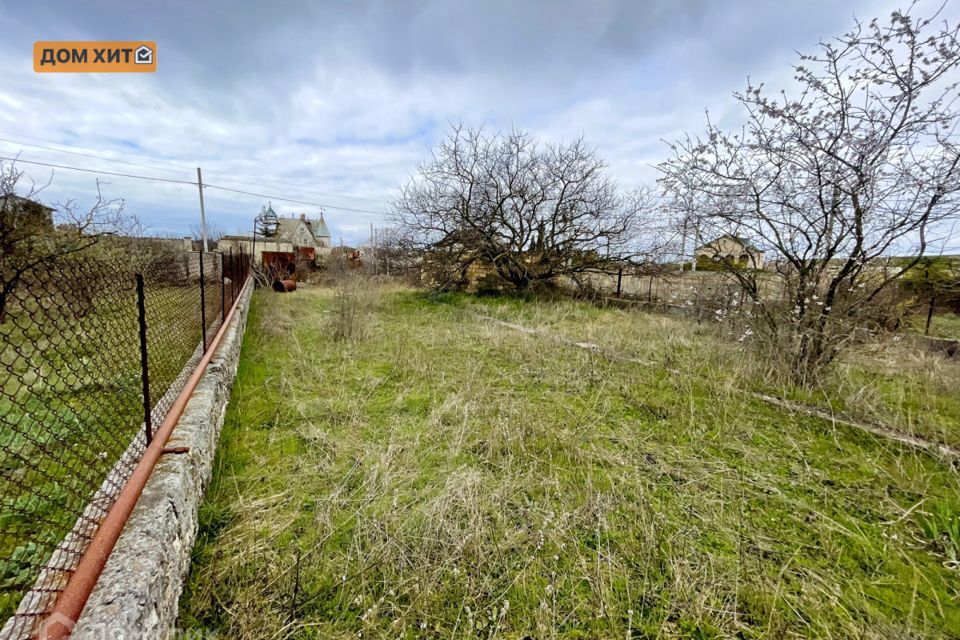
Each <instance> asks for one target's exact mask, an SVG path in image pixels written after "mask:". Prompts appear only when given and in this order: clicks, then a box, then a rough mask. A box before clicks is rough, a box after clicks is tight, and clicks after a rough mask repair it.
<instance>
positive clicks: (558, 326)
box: [181, 290, 960, 639]
mask: <svg viewBox="0 0 960 640" xmlns="http://www.w3.org/2000/svg"><path fill="white" fill-rule="evenodd" d="M337 295H338V294H337V293H336V292H333V291H330V290H319V291H318V290H306V291H302V292H297V293H296V294H294V295H291V296H271V295H270V294H266V295H258V297H257V298H256V300H255V305H254V308H253V311H252V315H251V325H250V329H249V332H248V335H247V337H246V339H245V346H244V352H243V358H242V360H241V365H240V366H241V368H240V373H239V376H238V382H237V386H236V387H235V391H234V395H233V399H232V402H231V405H230V408H229V411H228V418H227V423H226V426H225V430H224V436H223V441H222V444H221V450H220V452H219V454H218V462H217V468H216V474H215V481H214V485H213V487H212V488H211V491H210V493H209V495H208V499H207V502H206V504H205V505H204V507H203V510H202V513H201V524H202V527H201V538H200V541H199V543H198V546H197V548H196V550H195V564H194V569H193V573H192V576H191V579H190V583H189V588H188V591H187V593H186V594H185V596H184V598H183V600H182V605H183V614H182V619H181V622H182V624H183V625H184V626H186V627H191V628H210V629H214V630H216V631H218V632H222V633H223V634H225V635H226V636H228V637H237V638H281V637H298V638H347V637H351V638H356V637H370V638H397V637H402V638H467V637H469V638H488V639H489V638H517V639H519V638H525V637H531V638H537V639H545V638H638V637H650V638H653V637H689V638H706V637H721V636H735V635H739V636H740V637H795V636H805V637H808V636H815V637H836V638H841V637H842V638H846V637H864V638H881V637H913V636H915V637H921V636H923V637H937V636H943V637H946V636H950V635H951V634H952V633H953V630H955V629H958V628H960V610H958V602H957V598H958V577H957V573H956V572H955V571H953V570H951V569H949V568H947V567H946V566H944V564H943V563H944V562H948V556H947V552H946V547H945V546H944V545H942V544H941V542H940V541H938V540H936V539H932V538H937V534H936V533H933V534H928V533H925V529H924V525H923V522H926V521H925V520H921V518H922V516H923V514H929V513H931V511H930V509H928V507H930V506H931V505H933V504H937V505H940V504H949V501H950V500H951V499H954V498H956V496H957V495H958V486H960V485H958V480H957V478H956V475H955V473H954V472H952V471H951V470H950V469H949V467H948V466H946V465H944V464H943V461H941V460H936V459H933V458H931V457H929V456H927V455H926V454H922V453H917V452H916V451H914V450H911V449H909V448H904V447H900V446H898V445H894V444H891V443H888V442H885V441H883V440H880V439H877V438H874V437H871V436H868V435H865V434H862V433H859V432H856V431H855V430H848V429H844V428H842V427H836V426H832V425H829V424H827V423H824V422H823V421H822V420H818V419H814V418H808V417H802V416H794V415H783V414H782V413H780V412H777V411H776V410H774V409H772V408H771V407H769V406H767V405H765V404H763V403H762V402H758V401H752V400H750V399H749V398H747V397H745V396H744V394H742V393H737V392H736V391H735V390H734V387H735V386H736V385H737V384H739V383H740V382H743V381H745V380H747V376H748V375H749V372H748V370H747V369H748V367H747V365H743V367H738V368H736V369H735V370H734V371H732V372H729V371H727V370H726V369H724V368H723V367H725V366H728V365H729V363H730V362H731V360H730V358H734V359H736V358H739V359H740V360H742V359H743V356H740V355H739V352H738V350H737V348H736V346H735V345H736V342H735V341H733V342H732V343H730V342H726V341H723V340H721V339H720V338H719V337H718V336H717V335H716V333H715V330H714V329H713V328H708V327H697V326H696V325H695V324H692V325H691V324H690V323H686V322H684V321H682V320H678V319H672V318H663V317H657V316H638V315H635V314H627V313H625V312H619V311H612V310H598V309H595V308H592V307H589V306H588V305H584V304H579V303H572V302H557V303H550V304H539V303H529V302H528V303H522V302H516V301H509V302H506V303H504V302H503V301H497V300H486V301H480V302H478V301H475V300H471V299H465V298H457V297H454V298H449V299H443V298H441V299H440V300H435V301H431V300H428V299H426V298H424V297H421V296H419V295H417V294H415V293H411V292H390V293H387V294H383V299H382V301H381V304H380V306H379V307H378V308H377V310H375V311H372V312H370V313H368V314H367V315H366V317H365V321H366V331H365V332H364V333H363V335H362V336H361V337H359V338H355V339H351V340H337V339H335V338H334V337H333V336H332V335H331V328H330V325H329V323H328V322H327V321H326V320H325V316H328V315H329V314H330V312H332V311H333V310H334V309H335V306H336V304H337V302H336V300H337ZM477 312H483V313H486V314H496V315H500V316H501V317H504V318H510V319H512V320H514V321H523V322H524V323H530V324H531V325H535V326H539V327H544V328H551V329H554V330H557V331H558V332H559V331H563V332H565V333H567V334H573V333H574V332H575V331H576V333H575V335H576V337H577V338H578V339H580V340H586V341H591V342H595V343H597V344H601V345H604V346H605V347H607V348H609V349H615V350H617V351H622V352H630V353H632V354H635V355H636V356H638V358H642V359H644V360H650V361H653V362H656V363H657V364H658V365H659V366H648V365H642V364H638V363H631V362H623V361H618V360H613V359H610V358H607V357H604V356H603V355H602V354H599V355H598V354H596V353H591V352H590V351H587V350H584V349H577V348H571V347H567V346H564V345H562V344H557V343H556V342H553V341H550V340H549V339H547V338H544V337H543V336H539V335H531V334H525V333H521V332H518V331H515V330H512V329H510V328H508V327H504V326H500V325H497V324H494V323H490V322H485V321H482V320H479V319H477V317H476V313H477ZM668 369H669V370H672V371H679V372H682V373H683V375H677V374H676V373H669V372H668ZM708 374H709V375H708ZM918 503H922V504H920V506H919V507H916V505H917V504H918ZM949 513H950V512H949V511H947V514H948V515H947V518H948V519H949ZM934 529H935V527H934Z"/></svg>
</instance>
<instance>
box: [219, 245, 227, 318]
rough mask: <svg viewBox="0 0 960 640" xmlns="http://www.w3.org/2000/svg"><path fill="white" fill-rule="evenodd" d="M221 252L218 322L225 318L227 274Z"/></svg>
mask: <svg viewBox="0 0 960 640" xmlns="http://www.w3.org/2000/svg"><path fill="white" fill-rule="evenodd" d="M223 267H224V261H223V252H222V251H221V252H220V324H223V321H224V320H226V319H227V275H226V273H224V270H223Z"/></svg>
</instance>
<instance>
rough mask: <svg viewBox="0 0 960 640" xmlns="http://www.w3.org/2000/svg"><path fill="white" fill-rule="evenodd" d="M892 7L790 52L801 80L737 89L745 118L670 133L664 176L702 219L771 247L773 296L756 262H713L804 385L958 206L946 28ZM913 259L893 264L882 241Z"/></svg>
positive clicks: (959, 170) (951, 36)
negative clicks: (795, 87) (676, 137)
mask: <svg viewBox="0 0 960 640" xmlns="http://www.w3.org/2000/svg"><path fill="white" fill-rule="evenodd" d="M936 19H937V17H936V16H934V17H932V18H927V19H918V18H915V17H913V16H911V15H910V12H909V11H907V12H895V13H893V14H892V15H891V17H890V20H889V23H888V24H886V25H882V24H881V23H879V22H878V21H877V20H874V21H871V22H870V23H869V24H860V23H858V24H856V26H855V27H854V28H853V30H851V31H850V32H849V33H847V34H846V35H844V36H842V37H840V38H838V39H837V40H835V41H831V42H821V43H820V45H819V49H818V51H817V52H816V53H814V54H812V55H803V56H801V58H800V63H799V64H798V65H796V66H795V71H796V79H797V81H798V83H799V92H798V94H797V95H796V96H788V95H787V94H786V93H785V92H781V94H780V95H779V96H778V97H768V95H767V94H766V92H765V91H764V89H763V87H762V86H752V85H750V84H749V83H748V87H747V89H746V91H744V92H742V93H736V94H734V95H735V97H736V99H737V100H738V101H739V102H740V104H741V105H742V106H743V107H744V108H745V110H746V118H747V124H746V125H745V127H744V128H743V130H742V131H740V132H736V133H727V132H724V131H721V130H720V129H719V128H718V127H717V126H715V125H713V124H712V123H710V122H709V119H708V124H707V130H706V134H705V135H703V136H702V137H690V136H688V137H687V138H686V139H684V140H682V141H679V142H676V143H675V144H672V145H671V149H672V151H673V157H672V158H671V159H670V160H668V161H666V162H664V163H662V164H661V165H660V170H661V171H662V172H663V174H664V177H663V178H662V185H663V187H664V188H665V190H666V191H667V192H668V193H669V194H672V195H673V196H674V197H676V198H679V199H680V200H681V201H682V202H685V203H686V204H687V207H688V208H689V209H691V210H693V211H694V212H695V215H696V220H697V222H698V223H699V225H700V226H701V231H702V232H703V233H709V234H719V233H733V234H735V235H740V236H745V237H747V238H748V239H751V240H753V241H754V242H756V243H757V244H760V245H762V246H763V247H764V248H766V249H767V250H769V251H771V252H772V253H773V254H775V255H774V258H775V270H776V272H777V273H778V274H779V276H780V279H781V280H782V283H783V291H784V294H785V295H784V297H783V298H782V299H781V298H778V299H776V300H772V299H770V298H768V297H766V296H764V295H762V294H761V279H762V277H763V276H762V275H761V274H758V273H757V272H756V271H754V270H750V269H743V268H741V267H739V266H737V265H733V264H730V265H724V266H725V268H726V270H727V272H728V273H729V274H730V276H731V277H732V278H733V279H734V280H735V281H736V282H737V283H739V285H740V286H741V287H742V289H743V290H744V291H745V292H746V294H747V296H748V297H749V299H750V300H751V301H752V302H753V310H752V313H755V318H756V319H757V320H758V322H757V324H756V326H758V327H760V329H761V330H762V331H764V332H766V333H767V334H769V335H772V336H775V337H777V338H778V339H780V342H781V344H780V345H779V346H780V353H781V354H782V355H783V356H786V357H788V362H789V364H790V365H791V370H792V372H793V378H794V380H795V381H797V382H800V383H811V382H813V381H815V380H816V379H817V377H818V376H819V374H820V373H821V372H822V371H823V370H824V368H825V367H826V366H827V365H829V364H830V362H832V361H833V360H834V358H835V357H836V355H837V354H838V353H839V351H840V349H841V348H842V345H843V344H844V340H845V339H846V338H847V337H848V336H849V335H850V333H851V331H853V330H854V329H855V328H858V327H862V326H864V325H865V324H868V323H869V321H870V318H871V316H872V314H873V313H874V312H875V311H876V307H875V304H876V302H877V301H878V300H879V299H880V297H881V294H883V293H884V292H885V291H886V290H887V289H888V288H889V287H890V285H891V284H892V283H893V282H894V281H895V280H896V279H897V278H899V277H900V276H901V275H903V274H904V273H905V272H907V271H908V270H909V269H910V268H912V267H913V266H914V265H915V264H916V263H917V262H918V261H919V260H920V258H921V257H922V256H923V254H924V253H925V252H926V251H927V249H928V246H929V244H930V242H931V241H932V239H933V238H932V236H934V235H936V234H937V233H938V232H940V231H942V230H943V229H944V228H945V226H944V224H943V221H944V220H946V219H947V218H951V217H955V216H956V215H957V211H958V198H957V192H958V190H960V166H958V163H960V155H958V148H957V137H956V134H957V123H958V111H957V105H956V102H957V93H956V91H957V85H956V82H955V79H956V74H957V68H958V64H960V45H958V40H957V34H958V32H957V28H956V27H951V26H949V25H948V24H946V23H942V24H939V25H938V24H937V23H936V22H935V20H936ZM894 252H897V253H901V254H903V253H906V254H909V255H912V256H913V258H912V259H911V260H907V261H899V262H892V261H890V260H888V259H887V257H888V256H890V254H891V253H894Z"/></svg>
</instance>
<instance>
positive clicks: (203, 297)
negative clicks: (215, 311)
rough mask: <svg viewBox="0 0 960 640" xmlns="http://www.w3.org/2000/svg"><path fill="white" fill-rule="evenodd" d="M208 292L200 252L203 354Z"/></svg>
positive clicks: (205, 342) (205, 348)
mask: <svg viewBox="0 0 960 640" xmlns="http://www.w3.org/2000/svg"><path fill="white" fill-rule="evenodd" d="M206 294H207V292H206V287H204V285H203V251H201V252H200V331H201V332H202V333H203V352H204V353H206V352H207V295H206Z"/></svg>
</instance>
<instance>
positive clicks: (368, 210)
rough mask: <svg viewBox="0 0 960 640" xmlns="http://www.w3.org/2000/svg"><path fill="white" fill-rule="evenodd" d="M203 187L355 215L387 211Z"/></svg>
mask: <svg viewBox="0 0 960 640" xmlns="http://www.w3.org/2000/svg"><path fill="white" fill-rule="evenodd" d="M203 186H204V187H209V188H211V189H220V190H221V191H230V192H232V193H242V194H244V195H248V196H256V197H258V198H267V199H270V200H277V201H279V202H292V203H294V204H305V205H307V206H311V207H324V208H326V209H337V210H340V211H352V212H354V213H372V214H375V215H382V214H384V213H386V212H385V211H373V210H371V209H352V208H350V207H338V206H335V205H331V204H324V203H322V202H309V201H307V200H293V199H290V198H282V197H280V196H271V195H269V194H266V193H255V192H253V191H244V190H243V189H233V188H231V187H224V186H221V185H216V184H208V183H206V182H204V183H203Z"/></svg>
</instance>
